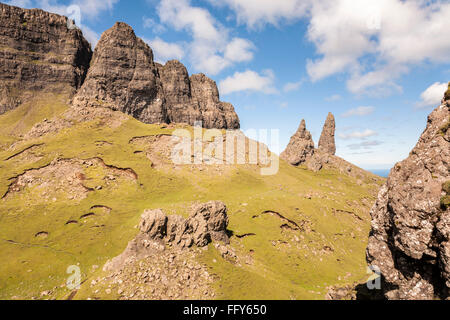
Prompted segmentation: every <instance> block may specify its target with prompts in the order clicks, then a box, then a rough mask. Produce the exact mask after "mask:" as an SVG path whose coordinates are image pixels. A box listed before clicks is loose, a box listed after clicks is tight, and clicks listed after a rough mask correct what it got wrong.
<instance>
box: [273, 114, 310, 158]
mask: <svg viewBox="0 0 450 320" xmlns="http://www.w3.org/2000/svg"><path fill="white" fill-rule="evenodd" d="M313 155H314V141H313V139H312V136H311V133H310V132H309V131H308V130H307V129H306V121H305V120H302V122H301V123H300V127H299V128H298V130H297V132H296V133H295V134H294V135H293V136H292V138H291V140H290V142H289V145H288V146H287V148H286V150H284V152H283V153H281V155H280V158H281V159H283V160H286V161H287V162H288V163H290V164H291V165H293V166H298V165H300V164H302V163H304V162H305V161H306V160H307V159H308V158H310V157H312V156H313Z"/></svg>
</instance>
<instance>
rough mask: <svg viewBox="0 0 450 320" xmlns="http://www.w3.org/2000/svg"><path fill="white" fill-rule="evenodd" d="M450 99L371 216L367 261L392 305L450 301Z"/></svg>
mask: <svg viewBox="0 0 450 320" xmlns="http://www.w3.org/2000/svg"><path fill="white" fill-rule="evenodd" d="M449 98H450V97H448V96H446V97H445V98H444V101H443V103H442V105H441V106H439V107H438V108H437V109H435V110H434V111H433V112H432V113H431V114H430V116H429V117H428V123H427V127H426V129H425V131H424V132H423V134H422V136H421V137H420V139H419V142H418V143H417V145H416V146H415V148H414V149H413V150H412V152H411V153H410V156H409V157H408V158H407V159H406V160H404V161H402V162H400V163H398V164H397V165H396V166H395V167H394V169H392V171H391V173H390V176H389V179H388V181H387V183H386V185H385V186H384V187H383V188H382V190H381V192H380V194H379V196H378V200H377V202H376V204H375V206H374V207H373V209H372V212H371V215H372V231H371V234H370V239H369V245H368V248H367V260H368V262H369V264H371V265H372V266H377V267H378V268H379V269H380V271H381V273H382V276H383V277H382V278H383V287H382V290H383V293H384V295H385V297H386V298H388V299H434V298H436V297H438V298H448V297H449V296H450V290H449V289H450V208H449V206H448V203H446V199H447V200H448V194H449V191H450V190H449V189H450V188H449V183H450V182H449V181H450V131H449V130H448V129H449V127H450V126H449V123H450V100H448V99H449ZM446 99H447V100H446Z"/></svg>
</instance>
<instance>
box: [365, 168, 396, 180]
mask: <svg viewBox="0 0 450 320" xmlns="http://www.w3.org/2000/svg"><path fill="white" fill-rule="evenodd" d="M369 171H370V172H372V173H373V174H376V175H377V176H380V177H383V178H387V177H388V176H389V172H391V169H385V170H369Z"/></svg>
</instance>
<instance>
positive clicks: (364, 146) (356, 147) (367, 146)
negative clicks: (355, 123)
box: [347, 140, 383, 150]
mask: <svg viewBox="0 0 450 320" xmlns="http://www.w3.org/2000/svg"><path fill="white" fill-rule="evenodd" d="M382 144H383V142H381V141H377V140H373V141H363V142H360V143H354V144H350V145H348V146H347V147H348V148H349V149H351V150H360V149H366V150H367V149H371V148H372V147H376V146H379V145H382Z"/></svg>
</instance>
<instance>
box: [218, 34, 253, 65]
mask: <svg viewBox="0 0 450 320" xmlns="http://www.w3.org/2000/svg"><path fill="white" fill-rule="evenodd" d="M254 49H255V46H254V45H253V43H252V42H250V41H248V40H246V39H242V38H234V39H233V40H231V42H230V43H228V44H227V46H226V48H225V59H228V60H230V61H233V62H244V61H251V60H253V52H252V51H253V50H254Z"/></svg>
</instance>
